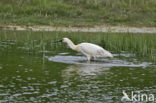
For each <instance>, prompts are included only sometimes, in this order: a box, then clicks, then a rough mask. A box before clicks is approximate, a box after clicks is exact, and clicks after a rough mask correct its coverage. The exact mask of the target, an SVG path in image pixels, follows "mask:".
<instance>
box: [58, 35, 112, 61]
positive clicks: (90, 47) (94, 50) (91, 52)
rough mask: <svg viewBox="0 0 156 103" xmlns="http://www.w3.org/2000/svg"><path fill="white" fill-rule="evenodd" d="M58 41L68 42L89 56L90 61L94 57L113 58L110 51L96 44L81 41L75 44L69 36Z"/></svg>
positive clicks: (70, 45)
mask: <svg viewBox="0 0 156 103" xmlns="http://www.w3.org/2000/svg"><path fill="white" fill-rule="evenodd" d="M58 42H63V43H66V44H67V45H68V46H69V47H70V48H71V49H72V50H75V51H77V52H80V53H82V54H83V55H85V56H86V57H87V59H88V61H90V60H91V59H92V58H98V57H110V58H113V55H112V54H111V53H110V52H109V51H107V50H105V49H104V48H102V47H100V46H98V45H96V44H92V43H80V44H77V45H75V44H74V43H73V42H72V41H71V40H70V39H69V38H63V39H61V40H58Z"/></svg>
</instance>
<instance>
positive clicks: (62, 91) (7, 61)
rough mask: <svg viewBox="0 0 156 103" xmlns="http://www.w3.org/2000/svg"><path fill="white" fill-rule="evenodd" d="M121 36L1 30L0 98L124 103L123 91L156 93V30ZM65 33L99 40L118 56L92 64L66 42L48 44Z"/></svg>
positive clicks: (33, 100) (93, 40) (80, 40)
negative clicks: (122, 102) (151, 32)
mask: <svg viewBox="0 0 156 103" xmlns="http://www.w3.org/2000/svg"><path fill="white" fill-rule="evenodd" d="M84 35H87V36H86V37H84ZM117 35H118V36H116V34H115V35H114V34H105V33H100V34H99V33H97V34H96V33H94V34H91V33H80V32H77V33H75V34H73V33H69V32H30V31H21V32H19V31H18V32H17V31H0V102H2V103H3V102H36V103H38V102H42V103H43V102H54V103H55V102H58V103H60V102H66V103H73V102H78V103H79V102H80V103H83V102H85V103H95V102H96V103H120V102H121V100H120V99H121V97H122V96H123V94H122V91H123V90H125V91H126V92H127V93H128V94H130V93H131V91H140V92H142V93H150V94H151V93H152V94H156V80H155V78H156V75H155V73H156V65H155V44H156V43H155V41H154V40H155V38H156V35H152V34H150V35H145V34H139V35H136V36H135V35H131V36H130V37H129V36H128V35H130V34H121V35H120V34H117ZM62 37H69V38H71V39H72V40H73V41H74V42H75V43H80V42H86V41H88V42H92V43H96V44H98V45H100V46H102V47H104V48H105V49H107V50H109V51H111V52H112V53H113V55H114V58H113V59H110V58H102V59H97V60H95V61H91V62H90V63H88V62H87V59H86V58H85V57H84V56H83V55H81V54H79V53H77V52H74V51H72V50H70V49H69V48H67V47H66V46H65V45H64V44H60V43H58V44H50V42H51V41H55V40H57V39H60V38H62ZM154 37H155V38H154ZM130 38H134V39H136V41H135V40H134V41H131V39H130ZM125 39H126V40H127V41H122V43H121V40H125ZM119 40H120V41H119ZM138 40H140V41H138ZM143 40H145V41H146V43H144V44H145V45H142V42H143ZM109 41H111V43H110V42H109ZM117 41H118V42H117ZM123 42H124V45H127V46H128V47H127V46H124V45H123ZM135 42H136V44H135ZM113 43H114V44H113ZM133 43H134V44H133ZM146 45H150V47H144V46H146ZM134 46H136V49H134ZM130 47H131V48H130ZM132 48H133V49H132ZM137 48H138V49H137ZM139 48H140V49H139ZM142 48H144V50H145V51H143V50H142ZM131 50H132V51H131ZM146 50H147V51H146ZM139 53H140V54H139ZM147 53H150V54H149V55H148V56H147Z"/></svg>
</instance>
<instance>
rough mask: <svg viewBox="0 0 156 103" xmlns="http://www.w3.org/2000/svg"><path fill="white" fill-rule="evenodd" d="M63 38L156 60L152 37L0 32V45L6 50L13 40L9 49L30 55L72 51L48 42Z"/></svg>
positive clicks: (107, 34) (80, 33)
mask: <svg viewBox="0 0 156 103" xmlns="http://www.w3.org/2000/svg"><path fill="white" fill-rule="evenodd" d="M84 35H85V36H84ZM63 37H68V38H70V39H72V40H73V42H74V43H75V44H77V43H81V42H91V43H95V44H98V45H100V46H102V47H104V48H105V49H107V50H109V51H111V52H112V53H118V54H120V53H122V52H127V53H132V54H135V55H136V56H137V57H138V58H140V59H146V60H147V61H148V60H151V61H153V62H155V60H156V35H155V34H133V33H127V34H125V33H82V32H39V31H37V32H32V31H0V40H1V43H0V44H1V46H2V45H3V42H5V43H6V45H7V47H8V46H9V44H10V43H11V42H12V41H14V42H15V45H14V46H11V47H18V48H19V47H20V48H23V49H25V51H27V52H31V53H32V52H33V53H38V52H39V51H40V52H41V51H42V52H43V51H44V52H45V51H52V52H54V51H60V50H61V49H62V50H65V51H69V52H72V51H71V50H69V49H67V48H66V46H65V45H64V44H61V43H56V44H50V42H51V41H55V40H58V39H61V38H63ZM3 46H4V45H3ZM1 49H2V48H1ZM16 49H17V48H16Z"/></svg>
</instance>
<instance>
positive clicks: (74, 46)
mask: <svg viewBox="0 0 156 103" xmlns="http://www.w3.org/2000/svg"><path fill="white" fill-rule="evenodd" d="M67 45H68V46H69V47H70V48H71V49H73V50H75V48H76V45H75V44H74V43H73V42H72V41H71V40H70V39H69V40H68V41H67Z"/></svg>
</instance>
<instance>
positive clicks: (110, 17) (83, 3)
mask: <svg viewBox="0 0 156 103" xmlns="http://www.w3.org/2000/svg"><path fill="white" fill-rule="evenodd" d="M155 18H156V0H76V1H73V0H16V1H15V0H1V1H0V24H1V25H8V24H12V25H14V24H16V25H50V26H77V27H78V26H90V27H92V26H94V25H128V26H156V19H155Z"/></svg>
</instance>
